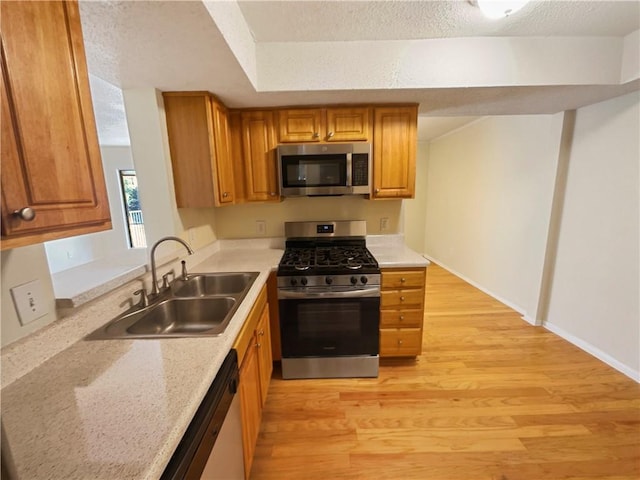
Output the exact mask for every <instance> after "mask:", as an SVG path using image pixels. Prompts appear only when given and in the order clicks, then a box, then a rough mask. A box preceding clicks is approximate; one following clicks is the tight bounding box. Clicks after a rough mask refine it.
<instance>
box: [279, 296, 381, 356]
mask: <svg viewBox="0 0 640 480" xmlns="http://www.w3.org/2000/svg"><path fill="white" fill-rule="evenodd" d="M292 296H293V297H295V295H292ZM279 307H280V335H281V340H282V357H283V358H302V357H341V356H358V355H377V354H378V350H379V345H380V330H379V326H380V296H379V292H378V295H377V296H372V297H348V296H344V297H341V296H340V294H337V295H336V296H332V295H331V294H328V295H326V296H321V297H320V298H285V299H283V298H282V295H281V299H280V300H279Z"/></svg>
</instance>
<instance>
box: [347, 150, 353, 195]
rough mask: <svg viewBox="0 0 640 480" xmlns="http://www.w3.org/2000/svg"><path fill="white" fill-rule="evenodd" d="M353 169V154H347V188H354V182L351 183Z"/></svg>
mask: <svg viewBox="0 0 640 480" xmlns="http://www.w3.org/2000/svg"><path fill="white" fill-rule="evenodd" d="M352 168H353V161H352V157H351V152H349V153H347V187H352V186H353V182H352V181H351V174H352Z"/></svg>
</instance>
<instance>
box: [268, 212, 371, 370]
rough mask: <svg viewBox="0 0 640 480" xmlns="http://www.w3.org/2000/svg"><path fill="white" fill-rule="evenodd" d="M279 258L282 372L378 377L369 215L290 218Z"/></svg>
mask: <svg viewBox="0 0 640 480" xmlns="http://www.w3.org/2000/svg"><path fill="white" fill-rule="evenodd" d="M285 234H286V236H287V240H286V248H285V252H284V255H283V256H282V260H281V261H280V264H279V265H278V304H279V307H280V335H281V341H282V376H283V378H285V379H288V378H331V377H377V376H378V351H379V343H380V333H379V332H380V330H379V325H380V269H379V267H378V262H377V261H376V259H375V258H374V257H373V255H371V253H370V252H369V250H367V247H366V239H365V238H366V222H365V221H363V220H356V221H340V222H287V223H285Z"/></svg>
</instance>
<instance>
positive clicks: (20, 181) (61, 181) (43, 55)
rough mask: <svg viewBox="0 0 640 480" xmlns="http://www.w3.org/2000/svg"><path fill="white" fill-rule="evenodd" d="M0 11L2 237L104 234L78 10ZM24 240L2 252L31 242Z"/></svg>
mask: <svg viewBox="0 0 640 480" xmlns="http://www.w3.org/2000/svg"><path fill="white" fill-rule="evenodd" d="M0 8H1V10H0V17H1V18H2V32H1V36H2V57H1V66H2V86H1V87H2V100H1V101H2V157H1V158H2V161H1V163H2V165H1V169H2V235H3V237H7V236H15V235H20V236H22V235H34V234H43V233H45V234H46V233H47V232H50V233H51V236H50V237H48V238H40V239H39V241H43V240H46V239H51V238H62V237H64V236H70V235H79V234H81V233H87V232H88V231H97V230H99V229H100V230H105V229H108V228H111V223H110V216H109V204H108V199H107V192H106V187H105V182H104V176H103V172H102V161H101V158H100V150H99V148H98V138H97V134H96V127H95V120H94V115H93V107H92V103H91V95H90V91H89V80H88V74H87V69H86V60H85V53H84V44H83V41H82V31H81V26H80V17H79V12H78V6H77V4H76V3H74V2H2V3H1V6H0ZM23 208H31V209H33V210H34V211H35V217H34V218H33V220H31V221H25V220H24V219H21V218H20V217H19V216H17V215H14V214H13V213H14V212H15V211H20V210H21V209H23ZM97 224H101V225H102V226H101V227H98V226H97ZM88 228H89V229H90V230H89V229H88ZM56 232H57V234H56ZM23 238H24V241H22V242H20V241H19V240H16V241H15V242H14V244H11V243H8V245H10V246H19V245H20V244H22V245H28V244H30V243H35V241H29V239H28V238H26V237H23ZM3 240H5V238H3ZM36 241H37V240H36ZM3 248H10V247H6V245H5V244H4V242H3Z"/></svg>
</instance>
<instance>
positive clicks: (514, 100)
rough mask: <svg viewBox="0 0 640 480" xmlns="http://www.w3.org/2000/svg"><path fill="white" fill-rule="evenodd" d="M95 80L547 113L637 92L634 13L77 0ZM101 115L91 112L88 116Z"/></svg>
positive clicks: (432, 4) (634, 5)
mask: <svg viewBox="0 0 640 480" xmlns="http://www.w3.org/2000/svg"><path fill="white" fill-rule="evenodd" d="M80 8H81V18H82V22H83V30H84V36H85V43H86V45H87V57H88V64H89V70H90V72H91V73H92V74H93V75H95V76H96V77H99V78H100V79H102V80H104V81H106V82H108V83H110V84H112V85H114V86H116V87H118V88H121V89H132V88H149V87H152V88H157V89H159V90H161V91H187V90H206V91H210V92H214V93H215V94H216V95H217V96H218V97H219V98H220V99H221V100H222V101H223V102H224V103H225V104H226V105H227V106H229V107H232V108H243V107H271V106H279V105H311V104H315V105H319V104H337V103H377V104H379V103H386V102H389V103H405V102H409V103H411V102H417V103H419V104H420V114H421V115H432V116H479V115H502V114H535V113H556V112H558V111H562V110H566V109H573V108H578V107H581V106H584V105H588V104H591V103H595V102H598V101H602V100H606V99H608V98H613V97H615V96H618V95H622V94H625V93H628V92H631V91H636V90H638V89H639V88H640V82H639V81H638V78H639V77H640V66H638V65H637V64H638V60H637V58H638V57H640V30H639V28H640V3H639V2H637V1H635V0H631V1H625V0H622V1H578V0H575V1H574V0H570V1H540V0H533V1H532V2H531V3H530V4H528V5H527V6H525V8H524V9H523V10H521V11H520V12H517V13H516V14H514V15H512V16H510V17H508V18H506V19H502V20H498V21H496V20H493V21H492V20H487V19H485V18H484V17H483V16H482V14H481V13H480V11H479V9H478V8H476V7H474V6H473V5H471V3H470V2H468V1H466V0H443V1H399V0H390V1H302V2H301V1H297V2H296V1H290V2H280V1H268V0H267V1H239V2H236V1H233V0H230V1H187V2H185V1H162V0H161V1H136V2H129V1H104V0H97V1H81V2H80ZM97 115H98V117H100V112H99V111H98V112H97Z"/></svg>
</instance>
